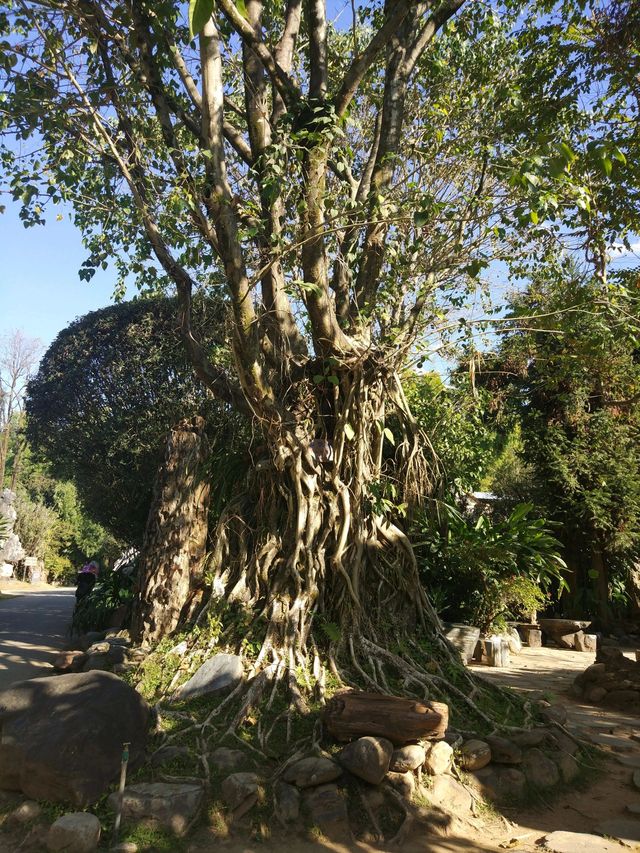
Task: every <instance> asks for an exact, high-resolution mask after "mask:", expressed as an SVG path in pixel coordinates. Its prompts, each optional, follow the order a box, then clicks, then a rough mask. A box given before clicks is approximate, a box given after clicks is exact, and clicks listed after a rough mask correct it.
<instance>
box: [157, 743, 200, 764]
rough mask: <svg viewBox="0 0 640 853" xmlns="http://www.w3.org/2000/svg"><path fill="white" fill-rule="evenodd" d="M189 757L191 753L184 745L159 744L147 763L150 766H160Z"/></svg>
mask: <svg viewBox="0 0 640 853" xmlns="http://www.w3.org/2000/svg"><path fill="white" fill-rule="evenodd" d="M190 757H191V753H190V752H189V750H188V748H187V747H186V746H161V747H160V749H156V751H155V752H154V753H153V755H152V756H151V758H150V759H149V764H150V765H151V766H152V767H162V765H163V764H168V763H169V762H170V761H176V760H177V759H180V758H190Z"/></svg>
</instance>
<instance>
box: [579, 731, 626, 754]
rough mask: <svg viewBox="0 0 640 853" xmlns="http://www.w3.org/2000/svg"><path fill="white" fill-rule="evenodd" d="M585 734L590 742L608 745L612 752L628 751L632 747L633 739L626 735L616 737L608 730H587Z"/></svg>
mask: <svg viewBox="0 0 640 853" xmlns="http://www.w3.org/2000/svg"><path fill="white" fill-rule="evenodd" d="M586 736H587V737H588V738H589V740H590V741H591V743H594V744H596V745H597V746H608V747H609V748H610V749H613V750H614V752H630V751H631V750H632V749H633V748H634V743H633V741H631V739H630V738H628V737H618V736H617V735H611V734H609V733H608V732H587V735H586Z"/></svg>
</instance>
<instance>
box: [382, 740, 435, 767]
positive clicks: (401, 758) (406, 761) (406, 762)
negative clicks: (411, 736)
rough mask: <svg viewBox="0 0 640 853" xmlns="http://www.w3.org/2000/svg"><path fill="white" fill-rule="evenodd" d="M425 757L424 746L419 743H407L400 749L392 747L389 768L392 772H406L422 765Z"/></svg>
mask: <svg viewBox="0 0 640 853" xmlns="http://www.w3.org/2000/svg"><path fill="white" fill-rule="evenodd" d="M425 758H426V752H425V748H424V747H423V746H420V745H419V744H409V746H402V747H400V749H394V750H393V755H392V756H391V763H390V764H389V770H390V771H391V772H392V773H407V772H408V771H409V770H417V769H418V767H422V765H423V764H424V760H425Z"/></svg>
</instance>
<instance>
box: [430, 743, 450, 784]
mask: <svg viewBox="0 0 640 853" xmlns="http://www.w3.org/2000/svg"><path fill="white" fill-rule="evenodd" d="M452 761H453V749H452V748H451V747H450V746H449V744H448V743H445V742H444V741H439V742H438V743H434V744H433V745H432V746H431V748H430V749H429V750H428V752H427V757H426V758H425V761H424V769H425V771H426V772H427V773H428V774H429V776H441V775H442V774H443V773H448V772H449V770H450V768H451V762H452Z"/></svg>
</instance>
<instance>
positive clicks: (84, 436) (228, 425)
mask: <svg viewBox="0 0 640 853" xmlns="http://www.w3.org/2000/svg"><path fill="white" fill-rule="evenodd" d="M175 313H176V307H175V300H172V299H166V298H154V299H145V300H139V301H134V302H126V303H121V304H118V305H113V306H111V307H109V308H103V309H101V310H100V311H93V312H91V313H90V314H87V315H86V316H84V317H81V318H80V319H79V320H76V321H75V322H74V323H72V324H71V325H70V326H68V327H67V328H66V329H64V330H63V331H62V332H61V333H60V334H59V335H58V337H57V338H56V340H55V341H54V342H53V344H52V345H51V346H50V347H49V349H48V350H47V352H46V353H45V355H44V358H43V359H42V363H41V365H40V369H39V371H38V373H37V375H36V376H35V377H34V378H33V379H32V380H31V382H30V383H29V386H28V399H27V414H28V422H27V436H28V438H29V440H30V442H31V443H32V445H33V446H34V447H36V448H37V449H38V450H39V451H40V452H41V453H42V454H43V455H44V456H45V458H46V459H47V460H48V461H49V462H50V464H51V467H52V470H53V472H54V474H55V475H56V476H58V477H60V478H64V479H71V480H73V482H74V483H75V484H76V486H77V488H78V491H79V494H80V496H81V498H82V501H83V503H84V505H85V506H86V508H87V510H88V512H89V513H90V515H91V517H92V518H94V519H95V520H96V521H99V522H100V523H101V524H103V525H104V526H105V527H107V529H108V530H110V531H111V532H112V533H114V534H115V535H116V536H117V537H118V538H119V539H121V540H122V541H124V542H128V543H130V544H138V543H139V542H140V541H141V538H142V534H143V531H144V526H145V523H146V520H147V514H148V511H149V506H150V503H151V493H152V489H153V483H154V480H155V476H156V472H157V469H158V467H159V465H160V462H161V460H162V454H163V452H164V446H165V442H166V438H167V435H168V432H169V430H170V429H171V427H173V426H175V424H177V423H178V421H180V420H181V419H182V418H186V417H190V416H193V415H195V414H202V415H203V416H204V417H205V419H206V420H207V422H208V430H209V433H210V435H211V437H212V438H213V439H214V441H215V440H216V439H217V440H218V441H219V440H222V441H228V443H229V444H231V435H232V434H233V432H234V428H235V427H237V419H236V421H235V422H234V420H233V417H232V415H231V414H229V413H228V412H225V411H223V409H222V408H221V407H220V406H219V405H217V404H216V403H215V401H214V400H213V399H212V398H211V396H210V395H209V394H208V393H207V391H206V389H205V388H204V386H203V385H202V383H200V382H199V381H198V380H197V378H196V377H195V375H194V374H193V371H192V369H191V366H190V364H189V363H188V361H187V358H186V355H185V352H184V348H183V346H182V343H181V340H180V336H179V334H178V333H177V331H176V328H175V327H176V320H175ZM210 315H213V317H214V319H213V320H211V319H210ZM198 316H199V322H204V320H203V318H204V317H205V316H206V317H207V318H208V321H207V331H206V341H207V346H208V347H209V348H210V349H211V350H213V349H214V348H215V347H216V346H217V339H216V335H215V330H217V329H219V327H220V313H219V309H218V308H216V307H215V306H213V305H211V304H210V305H208V306H206V307H205V305H204V304H203V303H201V304H200V306H199V308H198ZM234 425H235V426H234Z"/></svg>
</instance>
